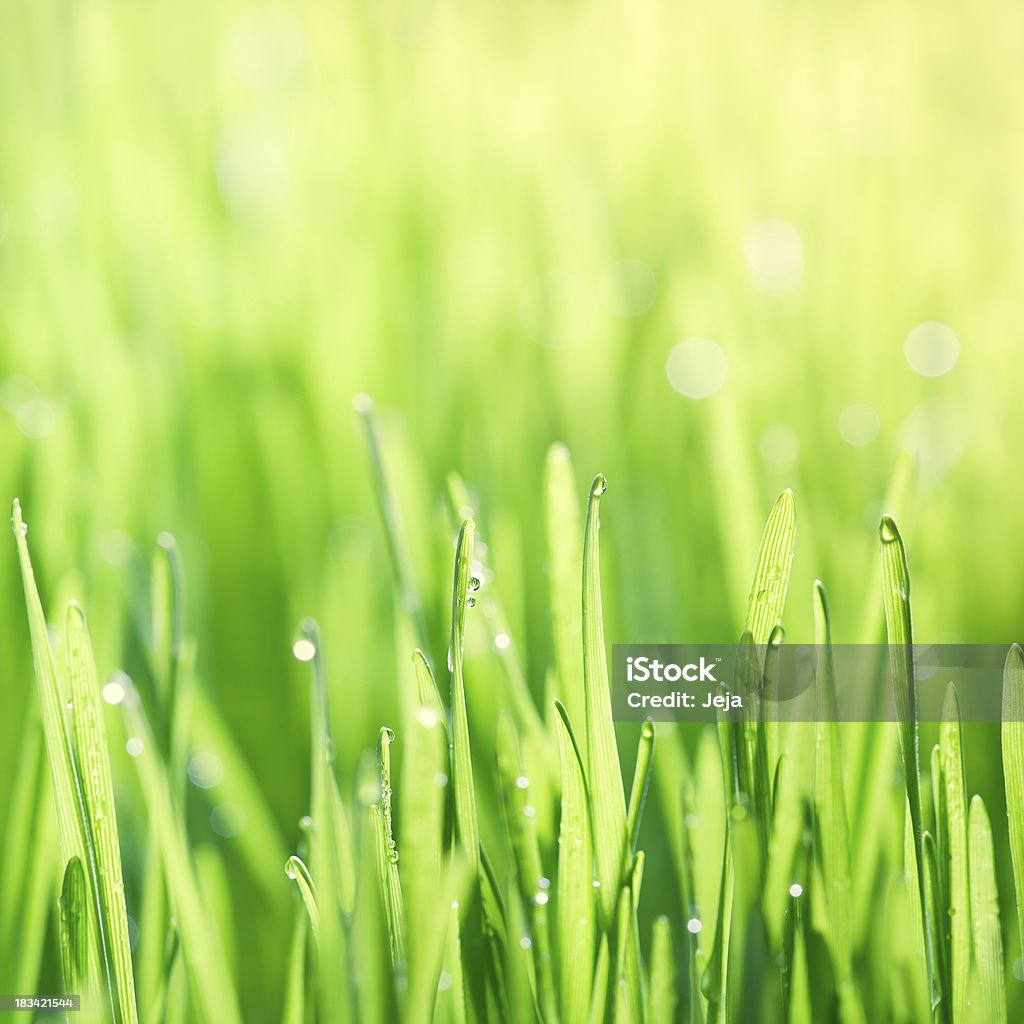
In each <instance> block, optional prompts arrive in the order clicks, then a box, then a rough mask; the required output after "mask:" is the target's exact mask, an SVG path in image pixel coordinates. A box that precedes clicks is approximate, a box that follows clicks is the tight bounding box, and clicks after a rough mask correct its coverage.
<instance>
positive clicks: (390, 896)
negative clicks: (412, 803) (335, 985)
mask: <svg viewBox="0 0 1024 1024" xmlns="http://www.w3.org/2000/svg"><path fill="white" fill-rule="evenodd" d="M394 739H395V734H394V733H393V732H392V731H391V730H390V729H389V728H388V727H387V726H384V727H383V728H382V729H381V730H380V738H379V739H378V741H377V758H378V765H379V768H380V803H379V804H374V805H373V806H372V807H371V812H372V814H373V821H374V825H375V826H376V832H377V871H378V878H379V882H380V887H381V899H382V900H383V902H384V913H385V915H386V916H387V923H388V949H389V951H390V953H391V964H392V966H393V967H397V966H398V965H399V964H401V963H402V961H403V960H404V959H405V906H404V903H403V900H402V884H401V881H400V880H399V877H398V850H397V848H396V847H395V836H394V830H393V829H392V822H391V744H392V743H393V742H394Z"/></svg>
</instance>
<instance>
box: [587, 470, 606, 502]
mask: <svg viewBox="0 0 1024 1024" xmlns="http://www.w3.org/2000/svg"><path fill="white" fill-rule="evenodd" d="M607 490H608V481H607V479H605V475H604V473H598V474H597V476H595V477H594V482H593V484H591V486H590V493H591V495H592V496H593V497H595V498H600V497H601V495H602V494H604V492H605V491H607Z"/></svg>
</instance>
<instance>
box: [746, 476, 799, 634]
mask: <svg viewBox="0 0 1024 1024" xmlns="http://www.w3.org/2000/svg"><path fill="white" fill-rule="evenodd" d="M795 544H796V505H795V502H794V500H793V492H792V491H791V490H790V489H789V488H787V489H786V490H784V491H783V492H782V493H781V494H780V495H779V496H778V498H777V499H776V500H775V504H774V505H773V506H772V510H771V512H770V513H769V515H768V521H767V522H766V523H765V526H764V533H763V534H762V535H761V543H760V545H759V546H758V549H757V561H756V562H755V563H754V576H753V579H752V580H751V582H750V595H749V596H748V598H747V617H746V621H745V622H744V625H743V630H744V632H746V633H750V635H751V637H753V642H754V644H755V646H757V647H761V646H763V645H764V644H767V643H768V640H769V638H770V637H771V635H772V631H773V630H774V629H775V627H776V626H778V625H779V623H780V622H781V621H782V611H783V609H784V608H785V605H786V593H787V592H788V590H789V577H790V574H791V572H792V569H793V551H794V547H795Z"/></svg>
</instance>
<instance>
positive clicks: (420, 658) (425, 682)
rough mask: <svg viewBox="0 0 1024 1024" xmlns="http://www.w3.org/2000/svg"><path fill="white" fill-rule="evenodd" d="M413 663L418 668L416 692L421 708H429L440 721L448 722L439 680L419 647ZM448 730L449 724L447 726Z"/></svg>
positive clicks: (414, 654)
mask: <svg viewBox="0 0 1024 1024" xmlns="http://www.w3.org/2000/svg"><path fill="white" fill-rule="evenodd" d="M412 661H413V665H414V666H415V670H416V693H417V697H418V700H419V705H420V707H421V708H429V709H430V710H431V711H433V712H434V714H435V715H436V716H437V718H438V721H440V722H442V723H446V722H447V716H446V715H445V710H444V705H443V704H442V703H441V694H440V692H439V690H438V689H437V682H436V681H435V680H434V673H433V672H432V671H431V670H430V662H428V661H427V656H426V655H425V654H424V653H423V652H422V651H421V650H420V649H419V648H418V647H417V648H416V650H415V652H414V653H413V656H412ZM445 731H446V732H447V726H445Z"/></svg>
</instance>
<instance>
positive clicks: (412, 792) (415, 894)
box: [398, 705, 451, 1021]
mask: <svg viewBox="0 0 1024 1024" xmlns="http://www.w3.org/2000/svg"><path fill="white" fill-rule="evenodd" d="M446 736H447V734H446V731H445V728H444V723H443V719H442V718H441V717H440V716H439V715H438V713H437V711H435V710H434V708H432V707H430V706H427V705H424V706H422V707H420V708H418V709H417V711H416V713H415V715H414V716H413V718H412V723H411V725H410V727H409V737H408V741H407V743H406V751H405V759H404V762H403V765H402V791H401V792H400V794H399V796H400V798H401V804H400V808H401V810H400V817H399V819H398V825H399V828H400V830H401V843H400V848H401V855H402V864H403V865H404V867H403V870H402V872H401V880H402V884H403V886H404V894H405V908H406V922H407V927H408V935H409V940H410V941H409V942H408V947H407V952H408V959H409V968H408V970H409V987H408V995H407V998H406V1019H407V1020H409V1021H418V1020H427V1019H429V1017H430V1012H431V1009H432V1007H433V1005H434V998H435V995H436V993H437V982H438V974H439V972H440V970H441V959H442V955H443V952H444V939H445V933H446V931H447V924H448V906H441V905H439V903H438V900H439V897H441V896H443V890H442V877H441V861H442V848H443V846H444V827H445V796H446V791H447V788H448V786H447V781H448V774H447V773H448V743H447V739H446ZM448 903H449V904H450V903H451V899H449V900H448Z"/></svg>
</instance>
